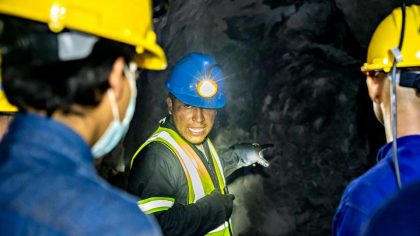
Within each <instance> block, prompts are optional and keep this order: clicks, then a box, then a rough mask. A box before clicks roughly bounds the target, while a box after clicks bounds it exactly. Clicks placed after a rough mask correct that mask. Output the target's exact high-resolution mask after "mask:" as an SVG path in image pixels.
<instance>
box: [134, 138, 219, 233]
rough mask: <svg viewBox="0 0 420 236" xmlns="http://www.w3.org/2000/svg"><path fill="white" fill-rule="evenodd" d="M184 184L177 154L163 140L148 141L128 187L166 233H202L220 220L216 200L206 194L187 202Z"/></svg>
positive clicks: (141, 206)
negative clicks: (161, 141)
mask: <svg viewBox="0 0 420 236" xmlns="http://www.w3.org/2000/svg"><path fill="white" fill-rule="evenodd" d="M187 186H188V185H187V181H186V177H185V174H184V171H183V169H182V166H181V164H180V163H179V160H178V159H177V157H176V156H175V155H174V154H173V153H172V152H171V151H170V150H169V149H168V148H167V147H166V146H165V145H164V144H161V143H151V144H149V146H148V147H146V148H145V149H143V150H142V151H141V152H140V153H139V155H138V156H137V157H136V158H135V160H134V162H133V166H132V168H131V170H130V176H129V182H128V191H129V192H131V193H133V194H135V195H137V196H139V197H140V199H141V200H140V201H139V206H140V208H141V209H142V210H143V211H145V212H146V213H148V214H154V215H155V217H156V219H157V221H158V222H159V224H160V226H161V228H162V231H163V232H164V234H165V235H204V234H205V233H207V232H209V231H211V230H212V229H214V228H217V227H218V226H219V225H221V224H223V222H224V220H225V215H224V214H225V213H224V210H223V209H220V208H219V207H218V204H214V203H212V202H210V201H208V202H207V201H206V199H205V198H203V199H202V200H201V201H200V203H198V202H197V203H196V204H188V205H187V204H186V199H185V196H187V191H188V187H187ZM144 206H148V207H146V208H144Z"/></svg>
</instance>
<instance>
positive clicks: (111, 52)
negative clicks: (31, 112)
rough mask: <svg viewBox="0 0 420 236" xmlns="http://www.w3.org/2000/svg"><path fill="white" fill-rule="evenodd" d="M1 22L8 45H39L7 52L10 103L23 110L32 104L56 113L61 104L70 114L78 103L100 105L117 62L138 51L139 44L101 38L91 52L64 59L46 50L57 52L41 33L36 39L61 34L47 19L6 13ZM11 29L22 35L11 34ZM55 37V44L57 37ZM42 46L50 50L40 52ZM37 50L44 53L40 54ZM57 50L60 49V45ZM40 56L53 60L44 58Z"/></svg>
mask: <svg viewBox="0 0 420 236" xmlns="http://www.w3.org/2000/svg"><path fill="white" fill-rule="evenodd" d="M0 23H1V25H2V27H3V29H0V43H1V44H2V48H3V45H4V44H7V43H10V41H12V42H20V43H23V44H25V42H28V41H29V43H32V44H35V45H31V46H33V47H35V48H36V49H35V50H34V49H33V48H31V50H26V51H25V50H21V51H19V50H17V52H16V53H14V54H12V53H10V55H8V54H7V53H6V54H4V55H5V56H3V58H2V73H3V76H2V77H3V87H4V91H5V94H6V96H7V98H8V100H9V102H10V103H11V104H13V105H15V106H17V107H18V109H19V111H23V112H25V111H26V110H27V108H28V107H31V108H35V109H38V110H45V111H46V112H47V115H49V116H50V115H52V113H54V111H56V110H58V109H59V110H62V111H63V112H64V113H71V112H75V111H73V110H72V109H71V106H72V105H73V104H78V105H82V106H96V105H97V104H98V103H99V101H100V99H101V98H102V96H103V94H104V93H105V91H106V90H107V89H108V88H109V83H108V76H109V74H110V72H111V69H112V65H113V63H114V61H115V60H116V59H117V58H118V57H123V58H124V60H125V61H126V62H129V61H131V59H132V58H133V56H134V53H135V49H134V47H133V46H130V45H126V44H123V43H119V42H115V41H112V40H108V39H103V38H99V40H98V41H97V42H96V44H95V45H94V47H93V50H92V52H91V54H90V55H89V56H88V57H86V58H84V59H81V60H73V61H66V62H60V61H58V60H54V58H55V57H57V55H48V56H45V55H41V54H42V53H44V54H48V53H51V51H54V49H53V47H54V45H45V44H46V42H40V41H42V40H39V38H38V39H37V40H33V38H35V37H39V35H42V37H41V39H42V38H44V37H45V39H46V40H45V41H48V40H50V39H51V38H53V39H54V37H56V34H54V33H52V32H50V31H49V29H48V26H47V25H46V24H41V23H37V22H32V21H28V20H23V19H18V18H13V17H8V16H0ZM7 27H9V28H7ZM25 31H26V33H21V32H25ZM28 31H29V33H28ZM11 33H14V34H15V35H16V37H15V38H13V37H10V34H11ZM5 35H7V36H5ZM33 35H37V36H33ZM19 37H20V38H19ZM25 37H26V38H25ZM31 37H32V38H31ZM22 38H23V39H22ZM31 40H32V41H31ZM50 41H51V43H50V44H54V42H55V41H54V40H50ZM34 42H35V43H34ZM37 42H39V43H40V44H44V45H40V44H39V45H38V44H37ZM38 46H39V47H38ZM28 47H29V46H28ZM41 48H42V49H44V51H40V50H39V49H41ZM49 49H51V50H49ZM36 50H38V52H37V53H34V52H36ZM54 53H55V54H57V53H56V50H55V52H54ZM54 53H52V54H54ZM38 57H40V58H47V59H46V60H44V62H43V61H40V60H39V58H38ZM51 58H52V59H51ZM50 59H51V60H50ZM45 61H46V62H45Z"/></svg>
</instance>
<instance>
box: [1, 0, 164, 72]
mask: <svg viewBox="0 0 420 236" xmlns="http://www.w3.org/2000/svg"><path fill="white" fill-rule="evenodd" d="M0 13H2V14H6V15H13V16H17V17H22V18H26V19H30V20H34V21H40V22H44V23H46V24H48V26H49V28H50V30H51V31H53V32H56V33H58V32H60V31H62V30H63V29H64V28H68V29H73V30H77V31H81V32H84V33H87V34H91V35H96V36H99V37H103V38H107V39H111V40H114V41H118V42H122V43H126V44H128V45H133V46H135V48H136V52H137V53H136V57H135V58H134V60H135V62H136V63H137V64H138V65H139V67H141V68H145V69H151V70H162V69H165V68H166V65H167V63H166V57H165V53H164V52H163V50H162V48H161V47H160V46H159V45H158V44H157V43H156V34H155V32H154V31H153V25H152V6H151V1H150V0H120V1H115V0H1V3H0Z"/></svg>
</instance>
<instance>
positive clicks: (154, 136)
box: [130, 127, 195, 203]
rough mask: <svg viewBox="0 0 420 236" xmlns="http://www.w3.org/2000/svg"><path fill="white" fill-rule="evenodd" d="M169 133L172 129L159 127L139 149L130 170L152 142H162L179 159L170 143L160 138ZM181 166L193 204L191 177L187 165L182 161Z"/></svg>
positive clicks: (132, 160)
mask: <svg viewBox="0 0 420 236" xmlns="http://www.w3.org/2000/svg"><path fill="white" fill-rule="evenodd" d="M168 131H170V129H167V128H163V127H158V128H157V130H156V131H155V132H154V133H153V134H152V135H151V136H150V137H149V139H147V140H146V142H145V143H143V144H142V145H141V146H140V148H139V149H137V151H136V153H135V154H134V155H133V157H132V158H131V164H130V169H131V167H132V165H133V163H134V159H135V158H136V157H137V155H138V154H139V153H140V151H141V150H142V149H143V148H144V147H146V146H147V145H149V144H150V143H152V142H160V143H162V144H164V145H165V146H166V147H168V148H169V150H171V152H172V153H173V154H174V155H175V156H176V157H178V159H179V155H180V154H178V152H177V150H176V149H175V148H174V147H173V146H172V145H171V144H170V143H169V142H168V141H166V140H165V139H164V138H162V137H160V136H159V135H160V133H161V132H168ZM180 164H181V166H182V168H183V169H184V173H185V176H186V178H187V184H188V196H187V202H188V203H191V201H193V200H194V199H195V197H194V195H195V194H194V188H193V186H192V181H191V176H190V175H189V173H188V170H187V168H186V166H185V163H184V162H182V161H181V160H180Z"/></svg>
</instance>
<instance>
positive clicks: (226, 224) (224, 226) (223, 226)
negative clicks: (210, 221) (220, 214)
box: [207, 221, 229, 235]
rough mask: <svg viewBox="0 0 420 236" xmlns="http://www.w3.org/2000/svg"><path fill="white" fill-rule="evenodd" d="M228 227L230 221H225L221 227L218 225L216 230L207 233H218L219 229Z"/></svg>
mask: <svg viewBox="0 0 420 236" xmlns="http://www.w3.org/2000/svg"><path fill="white" fill-rule="evenodd" d="M228 227H229V224H228V222H226V221H225V223H223V224H221V225H220V226H219V227H217V228H215V229H214V230H212V231H210V232H208V233H207V235H211V234H214V233H217V232H219V231H222V230H225V229H227V228H228Z"/></svg>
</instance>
